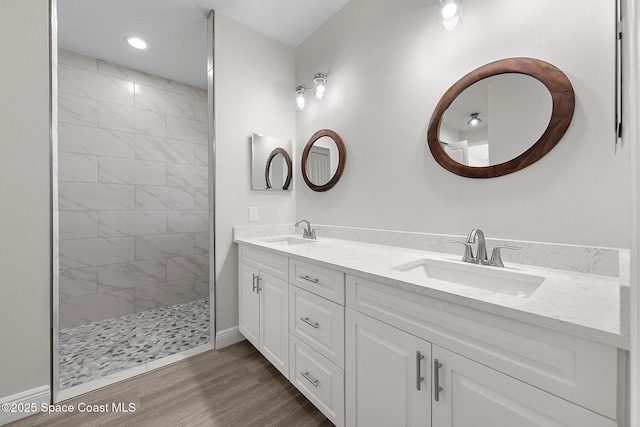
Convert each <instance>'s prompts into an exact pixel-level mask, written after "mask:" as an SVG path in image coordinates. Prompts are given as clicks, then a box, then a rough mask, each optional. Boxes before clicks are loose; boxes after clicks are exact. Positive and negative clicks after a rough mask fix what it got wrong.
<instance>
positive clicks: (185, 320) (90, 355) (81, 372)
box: [60, 298, 209, 390]
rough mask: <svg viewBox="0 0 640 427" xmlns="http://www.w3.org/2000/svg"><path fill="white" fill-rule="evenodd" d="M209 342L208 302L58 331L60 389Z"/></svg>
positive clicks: (196, 302) (163, 308)
mask: <svg viewBox="0 0 640 427" xmlns="http://www.w3.org/2000/svg"><path fill="white" fill-rule="evenodd" d="M208 342H209V298H203V299H198V300H194V301H189V302H186V303H181V304H174V305H171V306H167V307H162V308H157V309H153V310H147V311H142V312H140V313H134V314H128V315H125V316H120V317H117V318H114V319H106V320H100V321H97V322H93V323H89V324H86V325H80V326H75V327H72V328H66V329H62V330H61V331H60V389H61V390H62V389H66V388H69V387H73V386H76V385H79V384H84V383H86V382H89V381H93V380H96V379H99V378H102V377H105V376H107V375H111V374H114V373H116V372H119V371H122V370H125V369H129V368H133V367H136V366H139V365H141V364H143V363H147V362H151V361H153V360H157V359H161V358H163V357H166V356H170V355H172V354H176V353H179V352H181V351H185V350H188V349H190V348H194V347H197V346H200V345H204V344H206V343H208Z"/></svg>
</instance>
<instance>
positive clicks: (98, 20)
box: [58, 0, 349, 88]
mask: <svg viewBox="0 0 640 427" xmlns="http://www.w3.org/2000/svg"><path fill="white" fill-rule="evenodd" d="M348 1H349V0H58V44H59V46H60V47H63V48H66V49H70V50H74V51H76V52H80V53H84V54H87V55H91V56H94V57H98V58H101V59H104V60H107V61H111V62H115V63H117V64H121V65H125V66H128V67H131V68H135V69H138V70H141V71H146V72H150V73H154V74H157V75H160V76H163V77H167V78H170V79H174V80H177V81H181V82H184V83H188V84H191V85H194V86H199V87H202V88H206V62H207V61H206V60H207V21H206V17H207V15H208V14H209V11H210V10H215V11H216V13H220V14H222V15H225V16H227V17H229V18H231V19H233V20H234V21H237V22H240V23H242V24H244V25H246V26H248V27H251V28H253V29H254V30H256V31H258V32H260V33H262V34H264V35H266V36H268V37H271V38H273V39H275V40H278V41H280V42H282V43H284V44H286V45H288V46H290V47H292V48H295V47H297V46H299V45H300V43H302V42H303V41H304V40H305V39H306V38H307V37H309V36H310V35H311V34H312V33H313V32H315V31H316V30H317V29H318V28H319V27H320V26H321V25H322V24H323V23H324V22H326V21H327V20H328V19H329V18H330V17H332V16H333V15H334V14H335V13H336V12H337V11H338V10H340V9H341V8H342V7H343V6H344V5H345V4H346V3H348ZM128 35H138V36H140V37H142V38H144V39H145V40H146V41H147V42H148V43H149V45H150V47H149V49H147V50H146V51H136V50H135V49H132V48H131V47H129V46H128V45H126V44H125V43H124V38H125V37H126V36H128Z"/></svg>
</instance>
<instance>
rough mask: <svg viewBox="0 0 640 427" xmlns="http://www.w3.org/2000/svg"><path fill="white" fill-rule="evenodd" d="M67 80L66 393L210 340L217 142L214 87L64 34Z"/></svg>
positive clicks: (62, 347) (61, 100) (62, 111)
mask: <svg viewBox="0 0 640 427" xmlns="http://www.w3.org/2000/svg"><path fill="white" fill-rule="evenodd" d="M64 3H65V0H59V2H58V9H59V11H60V8H61V5H63V6H64ZM94 4H95V5H97V4H99V3H94ZM70 10H72V9H71V8H69V9H67V12H69V11H70ZM59 15H62V16H60V31H64V26H65V23H69V22H70V20H71V19H74V17H73V16H72V14H71V13H67V14H66V16H65V14H60V13H59ZM65 18H67V20H66V21H65ZM200 18H201V24H202V26H203V31H202V33H203V38H204V39H203V43H204V45H205V46H206V25H207V22H206V18H205V17H204V16H201V17H200ZM157 47H158V46H157V45H156V48H157ZM202 55H203V62H204V63H206V55H207V53H206V50H203V51H202ZM205 71H206V70H205V69H204V67H203V70H202V74H203V75H204V74H205ZM57 76H58V79H57V81H58V87H57V89H58V90H57V94H58V117H57V118H58V120H57V130H58V213H59V242H58V244H59V254H60V257H59V267H60V272H59V286H58V288H59V292H58V299H59V305H58V315H57V319H58V324H57V326H58V328H59V333H58V335H57V338H58V346H57V347H58V354H57V365H58V380H59V381H58V384H57V385H58V389H59V390H65V389H68V388H70V387H74V386H78V385H80V384H85V383H87V382H90V381H93V380H96V379H101V378H104V377H109V376H113V375H114V374H117V373H118V372H120V371H122V370H127V369H130V368H135V367H140V366H141V365H142V366H143V365H145V364H149V363H152V362H154V361H157V360H159V359H162V358H165V357H167V356H170V355H173V354H176V353H181V352H184V351H186V350H189V349H193V348H197V347H202V346H203V345H205V344H208V343H209V341H210V331H209V324H210V319H209V313H210V307H209V292H210V290H209V289H210V283H209V275H210V272H209V265H210V254H209V246H210V244H209V241H210V233H209V227H210V213H209V212H210V203H209V194H210V189H209V179H210V177H209V175H210V174H209V142H210V138H209V129H208V124H209V119H208V115H209V100H208V94H207V90H206V89H203V88H201V87H196V86H193V85H189V84H185V83H182V82H180V81H178V80H176V79H172V78H167V77H163V76H161V75H159V74H156V73H152V72H149V71H148V70H147V71H145V72H143V71H140V70H138V69H134V68H132V67H129V66H123V65H121V64H119V63H116V62H113V61H110V60H106V59H104V58H103V57H100V56H99V55H98V54H88V53H87V52H86V51H84V52H82V53H81V52H79V51H78V50H72V49H70V48H69V46H65V45H64V44H63V43H62V40H61V43H60V48H59V49H58V63H57Z"/></svg>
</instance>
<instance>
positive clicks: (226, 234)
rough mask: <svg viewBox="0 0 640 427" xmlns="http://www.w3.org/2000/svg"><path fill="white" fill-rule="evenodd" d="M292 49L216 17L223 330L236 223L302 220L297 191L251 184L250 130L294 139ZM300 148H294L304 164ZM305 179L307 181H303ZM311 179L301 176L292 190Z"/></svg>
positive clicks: (230, 303) (230, 322)
mask: <svg viewBox="0 0 640 427" xmlns="http://www.w3.org/2000/svg"><path fill="white" fill-rule="evenodd" d="M293 54H294V52H293V49H291V48H289V47H287V46H285V45H283V44H281V43H278V42H276V41H273V40H271V39H269V38H267V37H265V36H262V35H260V34H258V33H257V32H255V31H253V30H251V29H249V28H247V27H245V26H243V25H241V24H238V23H237V22H235V21H232V20H230V19H229V18H226V17H225V16H223V15H221V14H219V13H217V14H216V15H215V65H214V68H215V117H216V119H215V120H216V146H215V149H216V165H215V167H216V187H215V197H216V204H215V206H216V207H215V220H216V244H215V256H216V290H215V292H216V297H215V300H216V311H215V316H216V329H217V330H218V331H222V330H225V329H227V328H231V327H234V326H236V325H237V324H238V254H237V248H236V245H233V244H232V227H233V226H234V225H248V224H249V221H248V220H249V213H248V208H249V206H255V207H258V209H259V215H260V219H259V221H258V222H255V223H251V224H274V223H287V222H290V223H293V222H295V196H294V192H289V191H283V192H268V191H254V190H251V176H250V174H251V144H250V141H251V134H252V133H254V132H255V133H260V134H263V135H267V136H272V137H275V138H280V139H288V140H293V139H294V128H295V108H294V104H293V93H294V92H293V89H294V86H293V84H294V83H293V82H294V56H293ZM297 157H298V155H297V153H296V150H295V149H294V152H293V153H291V159H292V160H293V161H294V167H295V168H299V166H298V161H297ZM301 183H302V184H301ZM300 185H304V183H303V181H302V179H301V178H299V177H294V181H293V188H294V190H295V188H297V187H299V186H300Z"/></svg>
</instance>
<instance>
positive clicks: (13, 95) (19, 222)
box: [0, 0, 51, 423]
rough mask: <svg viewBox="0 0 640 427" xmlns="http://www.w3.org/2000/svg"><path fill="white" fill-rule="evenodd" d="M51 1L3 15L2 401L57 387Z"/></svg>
mask: <svg viewBox="0 0 640 427" xmlns="http://www.w3.org/2000/svg"><path fill="white" fill-rule="evenodd" d="M48 3H49V2H48V1H47V0H30V1H24V0H4V1H3V2H2V13H0V52H2V56H3V61H2V67H0V93H2V96H0V135H1V138H2V139H1V141H0V200H2V203H1V205H0V325H1V326H0V343H2V344H1V345H0V401H1V400H3V399H4V398H6V397H8V396H12V395H15V394H17V393H21V392H24V391H26V390H31V389H34V388H38V387H42V386H50V380H49V376H50V369H49V364H50V356H51V350H50V346H51V342H50V330H49V328H50V315H51V303H50V292H51V225H50V224H51V207H50V203H51V197H50V188H51V178H50V173H51V168H50V162H51V160H50V155H49V115H50V112H49V5H48ZM17 34H20V41H19V43H17V41H16V35H17ZM4 415H5V416H6V415H7V414H4ZM3 419H6V418H3V417H2V414H0V423H2V422H3Z"/></svg>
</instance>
